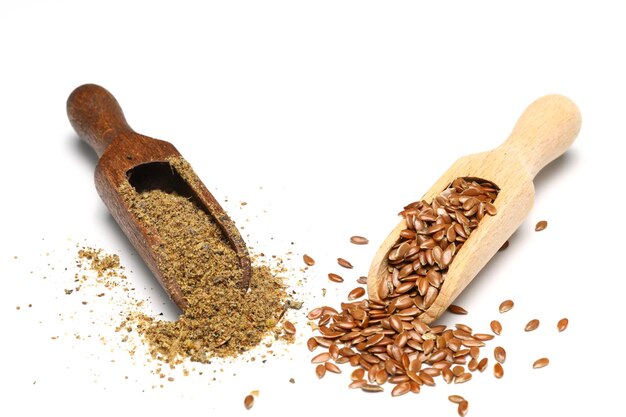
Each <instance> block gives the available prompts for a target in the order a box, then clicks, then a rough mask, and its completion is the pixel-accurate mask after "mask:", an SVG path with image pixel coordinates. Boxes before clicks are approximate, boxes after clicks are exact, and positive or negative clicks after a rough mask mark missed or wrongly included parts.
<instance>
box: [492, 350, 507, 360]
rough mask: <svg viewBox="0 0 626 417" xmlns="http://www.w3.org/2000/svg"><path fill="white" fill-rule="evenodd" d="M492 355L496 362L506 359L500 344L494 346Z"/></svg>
mask: <svg viewBox="0 0 626 417" xmlns="http://www.w3.org/2000/svg"><path fill="white" fill-rule="evenodd" d="M493 356H494V358H496V360H497V361H498V362H500V363H504V361H505V360H506V351H505V350H504V348H503V347H502V346H496V348H495V349H494V350H493Z"/></svg>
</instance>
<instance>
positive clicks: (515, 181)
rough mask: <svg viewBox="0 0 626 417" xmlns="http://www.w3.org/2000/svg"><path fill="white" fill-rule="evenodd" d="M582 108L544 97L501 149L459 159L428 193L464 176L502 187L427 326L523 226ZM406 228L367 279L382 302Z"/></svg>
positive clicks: (387, 244) (391, 239) (427, 316)
mask: <svg viewBox="0 0 626 417" xmlns="http://www.w3.org/2000/svg"><path fill="white" fill-rule="evenodd" d="M580 123H581V118H580V112H579V110H578V107H577V106H576V104H574V103H573V102H572V101H571V100H569V99H568V98H566V97H563V96H560V95H548V96H544V97H541V98H539V99H538V100H536V101H535V102H534V103H532V104H531V105H530V106H528V108H527V109H526V110H525V111H524V113H523V114H522V116H521V117H520V118H519V120H518V121H517V124H516V125H515V127H514V128H513V132H511V134H510V136H509V137H508V139H507V140H506V141H505V142H504V143H503V144H502V145H500V146H499V147H498V148H496V149H494V150H492V151H489V152H483V153H478V154H474V155H469V156H464V157H462V158H460V159H459V160H457V161H456V162H455V163H454V164H453V165H452V167H450V169H448V170H447V171H446V172H445V173H444V174H443V175H442V176H441V178H440V179H439V180H438V181H437V182H436V183H435V184H434V185H433V186H432V187H431V188H430V190H428V191H427V192H426V194H424V196H423V197H422V199H423V200H425V201H427V202H430V201H432V200H433V198H434V197H436V196H437V195H439V194H440V193H441V192H442V191H443V190H445V189H446V188H447V187H448V185H450V184H451V183H452V181H453V180H454V179H456V178H458V177H475V178H480V179H483V180H487V181H490V182H492V183H494V184H495V185H496V186H498V187H499V188H500V192H499V194H498V196H497V198H496V200H495V202H494V205H495V207H496V209H497V211H498V212H497V214H496V215H495V216H485V217H483V219H482V220H481V222H480V224H479V226H478V227H477V228H476V229H475V230H474V231H473V232H472V233H471V235H470V237H469V238H468V240H467V241H466V242H465V243H464V245H463V247H462V248H461V250H460V251H459V252H458V253H457V254H456V256H455V257H454V259H453V261H452V264H451V265H450V267H449V269H448V272H447V275H446V278H445V281H444V283H443V285H442V287H441V289H440V291H439V295H438V296H437V298H436V299H435V301H434V302H433V304H432V305H431V306H430V307H429V308H428V309H427V310H426V311H424V313H423V314H422V315H421V316H420V319H421V320H423V321H424V322H426V323H430V322H432V321H434V320H436V319H437V318H438V317H439V316H441V314H443V312H444V311H445V310H446V309H447V308H448V307H449V306H450V304H451V303H452V302H453V301H454V299H455V298H456V297H458V295H459V294H460V293H461V291H463V289H464V288H465V287H466V286H467V285H468V284H469V283H470V282H471V281H472V279H474V277H475V276H476V275H477V274H478V272H479V271H480V270H481V269H482V268H483V267H484V266H485V264H487V262H488V261H489V259H491V257H492V256H493V255H494V254H495V253H496V252H497V251H498V249H499V248H500V247H502V245H503V244H504V243H505V242H506V240H507V239H508V238H509V237H510V236H511V235H512V234H513V232H515V230H516V229H517V228H518V227H519V226H520V225H521V224H522V222H523V221H524V219H525V218H526V216H527V214H528V212H529V211H530V209H531V207H532V205H533V200H534V195H535V189H534V186H533V179H534V178H535V175H537V173H538V172H539V171H540V170H541V169H542V168H543V167H544V166H546V165H547V164H548V163H549V162H551V161H553V160H554V159H556V158H557V157H559V156H560V155H561V154H563V153H564V152H565V151H566V150H567V149H568V148H569V146H570V145H571V144H572V142H574V139H575V138H576V136H577V135H578V131H579V130H580ZM405 228H406V223H405V221H404V219H403V220H402V221H401V222H400V223H399V224H398V225H397V226H396V227H395V228H394V229H393V230H392V231H391V233H390V234H389V236H388V237H387V238H386V239H385V241H384V242H383V243H382V245H381V246H380V248H379V249H378V251H377V252H376V255H375V256H374V259H373V261H372V265H371V267H370V270H369V273H368V276H367V288H368V293H369V297H370V298H371V299H374V300H379V299H380V297H379V294H378V289H379V287H380V282H381V281H382V280H384V279H385V276H386V274H387V268H388V263H387V255H388V253H389V250H390V249H391V248H392V247H393V246H394V245H395V244H396V242H397V241H398V239H399V236H400V232H401V231H402V230H403V229H405Z"/></svg>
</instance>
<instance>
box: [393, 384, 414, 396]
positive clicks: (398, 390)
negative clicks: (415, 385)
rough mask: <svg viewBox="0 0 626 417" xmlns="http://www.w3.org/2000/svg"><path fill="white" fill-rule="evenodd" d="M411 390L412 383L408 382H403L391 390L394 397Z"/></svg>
mask: <svg viewBox="0 0 626 417" xmlns="http://www.w3.org/2000/svg"><path fill="white" fill-rule="evenodd" d="M410 390H411V384H410V383H409V382H408V381H407V382H401V383H399V384H398V385H396V386H395V387H393V389H392V390H391V395H392V396H393V397H399V396H401V395H404V394H406V393H407V392H409V391H410Z"/></svg>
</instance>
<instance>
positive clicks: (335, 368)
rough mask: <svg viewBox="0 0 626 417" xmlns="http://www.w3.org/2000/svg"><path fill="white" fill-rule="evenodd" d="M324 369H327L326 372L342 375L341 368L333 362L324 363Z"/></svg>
mask: <svg viewBox="0 0 626 417" xmlns="http://www.w3.org/2000/svg"><path fill="white" fill-rule="evenodd" d="M324 367H326V370H327V371H328V372H332V373H334V374H340V373H341V369H339V367H338V366H337V365H335V364H334V363H332V362H326V363H324Z"/></svg>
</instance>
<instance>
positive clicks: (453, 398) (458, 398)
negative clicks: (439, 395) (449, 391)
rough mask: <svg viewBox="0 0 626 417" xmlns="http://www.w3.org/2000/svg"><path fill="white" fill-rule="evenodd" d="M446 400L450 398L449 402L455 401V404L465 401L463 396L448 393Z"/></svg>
mask: <svg viewBox="0 0 626 417" xmlns="http://www.w3.org/2000/svg"><path fill="white" fill-rule="evenodd" d="M448 400H450V402H453V403H455V404H460V403H462V402H463V401H465V398H463V397H462V396H460V395H449V396H448Z"/></svg>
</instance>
